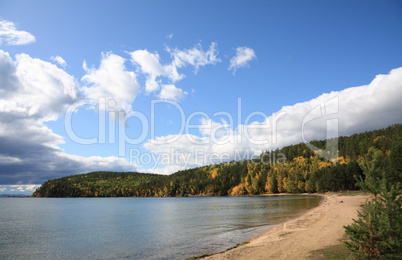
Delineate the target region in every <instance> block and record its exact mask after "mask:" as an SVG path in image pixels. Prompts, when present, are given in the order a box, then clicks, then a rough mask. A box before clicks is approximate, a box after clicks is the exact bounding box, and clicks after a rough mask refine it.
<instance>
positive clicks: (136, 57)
mask: <svg viewBox="0 0 402 260" xmlns="http://www.w3.org/2000/svg"><path fill="white" fill-rule="evenodd" d="M130 55H131V61H132V63H133V64H137V65H138V66H139V67H140V69H141V71H142V73H144V74H146V75H147V76H146V77H147V79H146V83H145V90H146V92H147V93H150V92H154V91H157V90H159V88H160V87H159V82H157V80H156V78H157V77H160V76H163V75H167V74H168V73H167V69H166V66H162V65H161V64H160V62H159V54H157V53H150V52H148V51H147V50H137V51H134V52H131V53H130Z"/></svg>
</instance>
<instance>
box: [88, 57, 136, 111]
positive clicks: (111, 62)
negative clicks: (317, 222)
mask: <svg viewBox="0 0 402 260" xmlns="http://www.w3.org/2000/svg"><path fill="white" fill-rule="evenodd" d="M124 62H125V59H124V58H122V57H120V56H118V55H115V54H112V53H103V54H102V60H101V64H100V66H99V68H98V69H95V68H87V65H86V63H85V62H84V64H83V67H84V69H85V70H86V72H87V74H86V75H85V76H83V77H82V80H83V81H84V82H86V83H88V84H89V86H87V87H83V91H84V93H85V95H86V96H87V97H88V98H91V99H95V100H98V99H99V98H101V97H105V98H106V100H107V101H109V100H114V101H116V106H115V107H114V108H111V109H113V110H124V111H131V110H132V108H131V103H133V102H134V100H135V98H136V96H137V94H138V93H139V92H140V88H139V85H138V83H137V79H136V75H135V74H134V72H132V71H127V70H126V68H125V66H124Z"/></svg>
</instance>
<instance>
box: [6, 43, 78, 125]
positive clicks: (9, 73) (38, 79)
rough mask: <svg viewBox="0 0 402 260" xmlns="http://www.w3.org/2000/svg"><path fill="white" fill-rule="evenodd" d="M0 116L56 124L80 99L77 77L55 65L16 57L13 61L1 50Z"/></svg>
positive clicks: (23, 55)
mask: <svg viewBox="0 0 402 260" xmlns="http://www.w3.org/2000/svg"><path fill="white" fill-rule="evenodd" d="M0 75H1V76H0V78H1V79H2V80H5V84H4V85H3V86H2V87H1V88H0V89H1V90H0V92H1V93H3V95H2V97H0V112H7V113H9V114H13V115H14V116H17V115H18V116H20V117H26V116H32V117H34V118H36V119H41V120H43V121H49V120H54V119H55V118H56V117H57V116H58V115H59V114H61V113H63V112H64V111H65V109H66V107H67V106H68V105H70V104H71V103H72V102H73V101H74V100H75V99H76V97H77V90H78V84H77V82H76V81H75V79H74V77H72V76H71V75H69V74H67V73H66V72H65V71H63V70H62V69H60V68H58V67H57V66H55V65H54V64H51V63H49V62H46V61H42V60H40V59H35V58H31V57H30V56H29V55H27V54H19V55H16V62H14V61H12V59H11V57H10V56H9V54H8V53H6V52H3V51H1V50H0Z"/></svg>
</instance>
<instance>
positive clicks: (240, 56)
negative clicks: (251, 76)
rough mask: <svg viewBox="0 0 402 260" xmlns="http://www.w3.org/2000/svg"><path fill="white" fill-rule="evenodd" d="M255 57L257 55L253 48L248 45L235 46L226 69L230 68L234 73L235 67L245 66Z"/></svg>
mask: <svg viewBox="0 0 402 260" xmlns="http://www.w3.org/2000/svg"><path fill="white" fill-rule="evenodd" d="M256 58H257V56H256V55H255V52H254V50H253V49H251V48H248V47H237V48H236V56H234V57H233V58H231V59H230V66H229V68H228V70H232V71H233V74H235V73H236V70H237V69H239V68H244V67H247V66H248V65H249V62H250V61H252V60H254V59H256Z"/></svg>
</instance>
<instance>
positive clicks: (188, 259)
mask: <svg viewBox="0 0 402 260" xmlns="http://www.w3.org/2000/svg"><path fill="white" fill-rule="evenodd" d="M248 243H250V242H248V241H246V242H243V243H239V244H237V245H235V246H232V247H230V248H228V249H226V250H225V251H222V252H219V253H215V254H204V255H199V256H194V257H190V258H187V259H186V260H196V259H201V258H204V257H207V256H211V255H216V254H220V253H224V252H226V251H229V250H232V249H234V248H237V247H239V246H242V245H245V244H248Z"/></svg>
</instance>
